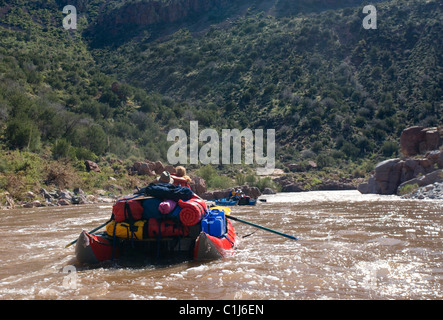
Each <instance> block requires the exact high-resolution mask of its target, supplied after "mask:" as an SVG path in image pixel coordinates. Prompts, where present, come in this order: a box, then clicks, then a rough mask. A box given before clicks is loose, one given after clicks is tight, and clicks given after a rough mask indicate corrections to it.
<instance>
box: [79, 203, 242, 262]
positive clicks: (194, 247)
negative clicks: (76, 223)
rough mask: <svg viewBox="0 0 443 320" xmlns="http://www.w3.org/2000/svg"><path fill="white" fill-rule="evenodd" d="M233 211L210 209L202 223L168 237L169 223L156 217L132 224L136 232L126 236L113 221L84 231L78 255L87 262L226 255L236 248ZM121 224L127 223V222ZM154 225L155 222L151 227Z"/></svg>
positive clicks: (169, 234)
mask: <svg viewBox="0 0 443 320" xmlns="http://www.w3.org/2000/svg"><path fill="white" fill-rule="evenodd" d="M229 213H230V208H226V207H213V208H210V209H209V210H208V211H207V212H206V214H205V215H204V217H203V219H202V220H201V221H200V222H198V223H196V224H195V225H193V226H190V227H188V228H187V229H186V230H185V231H177V230H176V231H171V230H170V231H169V233H168V234H167V235H166V236H162V235H161V233H162V231H163V232H165V230H167V229H166V228H167V225H164V224H162V223H158V222H157V223H156V224H155V222H154V220H152V219H150V220H149V221H144V220H140V221H138V222H137V224H135V223H133V224H132V226H131V227H128V230H130V229H131V228H132V230H133V231H134V232H133V233H132V235H131V236H129V235H130V232H129V231H128V233H127V234H126V235H124V234H122V233H120V234H118V236H116V232H115V229H116V228H115V222H114V221H113V222H110V223H108V225H107V228H106V229H107V232H101V233H92V234H90V233H88V232H86V231H83V232H82V233H81V234H80V236H79V238H78V240H77V243H76V247H75V254H76V258H77V260H78V262H80V263H83V264H97V263H101V262H104V261H110V260H114V259H125V258H131V257H135V256H138V257H140V256H141V257H144V258H147V257H151V258H154V259H155V258H159V257H181V258H183V259H194V260H198V261H201V260H212V259H220V258H224V257H226V256H229V255H231V254H232V253H233V252H234V250H235V248H236V234H235V230H234V227H233V226H232V224H231V222H230V221H229V220H228V219H227V218H226V215H227V214H229ZM113 223H114V224H113ZM121 224H122V225H124V224H125V222H121ZM152 224H155V225H154V226H151V225H152ZM110 230H113V231H114V233H111V232H110ZM123 230H124V229H123ZM150 230H151V231H150ZM155 230H158V233H155V232H154V231H155ZM182 230H184V229H182ZM110 233H111V234H110ZM142 233H145V236H143V235H142Z"/></svg>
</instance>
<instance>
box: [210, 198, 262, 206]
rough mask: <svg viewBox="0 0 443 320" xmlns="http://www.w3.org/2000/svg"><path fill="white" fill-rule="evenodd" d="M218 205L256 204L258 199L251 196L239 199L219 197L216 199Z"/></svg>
mask: <svg viewBox="0 0 443 320" xmlns="http://www.w3.org/2000/svg"><path fill="white" fill-rule="evenodd" d="M214 202H215V204H216V205H217V206H237V205H238V206H255V204H256V203H257V199H251V198H250V197H243V198H240V199H239V200H232V199H227V198H223V199H217V200H215V201H214Z"/></svg>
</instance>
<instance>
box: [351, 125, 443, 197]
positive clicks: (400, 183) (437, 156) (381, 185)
mask: <svg viewBox="0 0 443 320" xmlns="http://www.w3.org/2000/svg"><path fill="white" fill-rule="evenodd" d="M442 142H443V127H434V128H424V127H411V128H407V129H405V130H404V131H403V132H402V134H401V137H400V147H401V150H402V153H403V155H404V156H405V157H404V158H396V159H388V160H385V161H382V162H380V163H378V164H377V166H376V168H375V172H374V175H373V176H372V177H371V178H369V180H368V181H367V182H365V183H362V184H360V185H359V186H358V190H359V191H360V192H361V193H377V194H400V193H401V189H402V188H403V187H404V186H406V185H412V184H414V185H417V187H422V186H425V185H428V184H432V183H434V182H441V178H442V174H443V170H442V169H443V150H439V148H440V146H441V145H442Z"/></svg>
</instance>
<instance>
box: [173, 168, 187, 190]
mask: <svg viewBox="0 0 443 320" xmlns="http://www.w3.org/2000/svg"><path fill="white" fill-rule="evenodd" d="M171 177H172V179H174V183H173V184H176V185H179V186H182V187H188V188H191V187H190V186H189V183H190V182H191V178H190V177H189V176H187V175H186V169H185V167H182V166H178V167H176V168H175V174H172V175H171Z"/></svg>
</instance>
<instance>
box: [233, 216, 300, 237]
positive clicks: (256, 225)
mask: <svg viewBox="0 0 443 320" xmlns="http://www.w3.org/2000/svg"><path fill="white" fill-rule="evenodd" d="M226 218H228V219H231V220H234V221H238V222H242V223H245V224H248V225H250V226H253V227H256V228H259V229H263V230H266V231H269V232H273V233H276V234H278V235H281V236H283V237H286V238H289V239H292V240H298V238H297V237H294V236H291V235H289V234H286V233H282V232H279V231H276V230H272V229H269V228H266V227H263V226H261V225H258V224H255V223H252V222H249V221H245V220H242V219H239V218H236V217H233V216H228V215H227V216H226Z"/></svg>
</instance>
